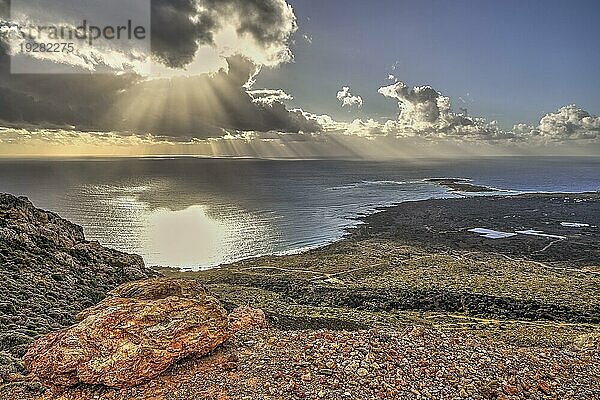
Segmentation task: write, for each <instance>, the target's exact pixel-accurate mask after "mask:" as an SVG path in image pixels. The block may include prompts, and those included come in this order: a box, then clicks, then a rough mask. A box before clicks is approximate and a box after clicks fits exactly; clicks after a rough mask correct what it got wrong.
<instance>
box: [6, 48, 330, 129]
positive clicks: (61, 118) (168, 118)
mask: <svg viewBox="0 0 600 400" xmlns="http://www.w3.org/2000/svg"><path fill="white" fill-rule="evenodd" d="M228 63H229V70H228V71H225V70H220V71H219V72H217V73H215V74H202V75H198V76H193V77H179V78H172V79H156V80H144V79H142V78H141V77H139V76H137V75H133V74H128V75H50V76H44V75H10V74H9V62H8V57H6V54H4V55H0V119H1V120H4V121H6V122H10V123H12V124H15V123H22V124H39V125H41V126H46V125H51V126H57V125H58V126H72V127H74V128H76V129H81V130H105V131H108V130H113V131H114V130H117V131H127V132H135V133H153V134H155V135H159V136H167V137H172V138H181V139H184V138H185V139H189V138H207V137H219V136H223V134H224V133H225V131H224V130H236V131H253V130H256V131H270V130H277V131H282V132H301V131H302V132H319V131H321V130H322V128H321V126H320V125H319V124H318V123H317V122H316V121H313V120H309V119H307V118H306V117H305V116H304V114H303V113H301V112H298V111H295V110H292V111H290V110H287V109H286V107H285V105H284V104H283V103H281V102H280V101H273V102H270V103H257V102H255V101H254V99H253V97H252V96H251V95H250V94H248V93H247V91H246V88H245V87H244V84H245V83H246V82H247V81H248V80H249V79H250V78H251V77H252V76H253V75H254V74H255V72H256V66H255V65H254V64H252V63H251V62H250V61H249V60H247V59H245V58H243V57H239V56H237V57H232V58H229V59H228Z"/></svg>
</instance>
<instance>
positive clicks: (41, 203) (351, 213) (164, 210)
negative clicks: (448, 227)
mask: <svg viewBox="0 0 600 400" xmlns="http://www.w3.org/2000/svg"><path fill="white" fill-rule="evenodd" d="M598 171H600V157H485V158H476V159H465V160H458V159H411V160H407V161H381V162H377V161H341V160H302V161H300V160H294V161H292V160H266V159H253V158H228V159H222V158H221V159H213V158H204V157H200V158H196V157H173V156H168V157H138V158H55V159H47V158H45V159H33V158H29V159H1V160H0V191H1V192H8V193H12V194H15V195H23V196H27V197H28V198H29V199H30V200H31V201H33V202H34V204H35V205H36V206H38V207H41V208H44V209H48V210H52V211H54V212H57V213H58V214H60V215H61V216H62V217H63V218H67V219H69V220H71V221H73V222H75V223H77V224H79V225H81V226H83V228H84V230H85V234H86V237H87V238H88V239H89V240H97V241H99V242H100V243H101V244H102V245H105V246H108V247H112V248H115V249H117V250H120V251H123V252H127V253H134V254H140V255H142V256H143V257H144V260H145V262H146V264H147V265H149V266H163V267H177V268H184V269H202V268H207V267H214V266H216V265H219V264H223V263H229V262H233V261H238V260H241V259H246V258H251V257H256V256H261V255H270V254H290V253H297V252H301V251H304V250H307V249H311V248H315V247H319V246H323V245H326V244H329V243H331V242H333V241H336V240H339V239H340V238H342V237H343V236H344V235H345V233H346V230H347V229H348V228H351V227H353V226H356V225H357V224H359V223H360V221H359V219H358V218H359V217H361V216H364V215H368V214H370V213H373V212H374V211H375V210H377V209H378V208H380V207H386V206H390V205H393V204H397V203H401V202H405V201H415V200H425V199H433V198H453V197H461V196H469V195H474V194H467V193H457V192H452V191H450V190H449V189H448V188H446V187H443V186H440V185H438V184H437V183H434V182H429V181H427V179H432V178H460V179H467V180H469V181H471V182H472V183H473V184H477V185H484V186H487V187H490V188H495V189H498V190H499V191H498V192H492V193H483V194H487V195H498V194H518V193H524V192H591V191H598V190H600V177H599V176H600V174H598ZM477 195H481V194H477Z"/></svg>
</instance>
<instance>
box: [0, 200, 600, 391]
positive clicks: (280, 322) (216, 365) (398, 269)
mask: <svg viewBox="0 0 600 400" xmlns="http://www.w3.org/2000/svg"><path fill="white" fill-rule="evenodd" d="M361 221H362V222H363V223H362V224H360V225H358V226H357V227H355V228H352V229H350V230H349V233H348V235H347V236H346V237H344V238H343V239H342V240H340V241H336V242H334V243H332V244H329V245H326V246H323V247H320V248H317V249H313V250H309V251H307V252H304V253H300V254H293V255H285V256H274V255H271V256H264V257H258V258H252V259H246V260H242V261H239V262H235V263H231V264H228V265H223V266H220V267H219V268H215V269H209V270H203V271H195V272H182V271H178V270H174V269H168V268H162V269H159V272H160V273H161V274H162V275H165V276H167V277H172V278H178V279H193V280H196V281H198V282H199V283H201V284H202V285H203V286H204V287H206V288H207V290H208V291H209V292H210V293H211V294H212V295H213V296H215V297H216V298H217V299H218V300H219V301H220V303H221V304H222V305H223V306H224V307H225V309H226V310H227V311H229V312H231V311H232V310H233V309H235V308H237V307H239V306H251V307H253V308H260V309H262V310H263V311H264V312H265V314H266V317H267V321H268V325H269V328H268V329H267V330H264V331H253V332H249V333H243V334H237V335H235V336H234V337H233V338H232V339H231V340H230V341H229V342H226V343H225V345H224V346H223V347H222V348H220V349H217V350H216V351H215V352H214V354H211V355H209V356H208V357H202V358H195V357H192V358H189V359H185V360H182V361H180V362H177V363H176V364H175V365H174V366H173V367H172V368H170V369H169V370H167V371H165V372H164V373H163V374H161V375H160V376H158V377H157V378H155V379H153V380H151V381H149V382H148V383H146V384H143V385H140V386H137V387H134V388H131V389H126V390H116V389H109V388H102V387H86V386H81V387H78V388H74V389H69V390H67V391H65V392H58V393H54V392H46V394H45V395H44V397H43V398H44V400H49V399H52V400H55V399H56V400H58V399H60V400H84V399H86V400H87V399H90V398H95V397H98V396H100V397H99V398H105V399H114V400H129V399H139V398H146V397H148V396H157V398H161V399H163V398H164V399H167V398H168V399H189V398H207V399H208V398H217V397H215V396H216V394H215V393H214V392H213V391H214V390H216V389H215V388H217V387H219V388H221V389H219V390H224V391H225V392H224V393H228V396H229V397H223V398H232V399H238V398H239V399H242V398H243V396H245V395H246V396H247V395H249V394H250V397H252V396H259V397H255V398H273V399H288V398H302V397H306V396H308V397H309V398H332V399H333V398H338V397H339V396H346V395H345V394H344V393H350V395H348V396H346V397H348V398H356V399H360V398H364V393H363V392H361V390H359V389H360V388H361V386H364V385H366V386H365V387H367V388H368V389H366V390H367V391H368V393H369V394H370V395H373V396H381V395H384V394H385V396H388V398H398V397H394V396H402V397H401V398H415V399H416V398H421V397H422V396H427V395H426V394H425V392H424V391H423V390H424V389H423V387H422V386H419V385H420V383H422V382H428V385H430V386H427V387H426V390H433V393H434V394H433V395H434V397H435V395H436V393H437V395H438V396H441V398H447V397H449V396H450V397H451V393H456V392H457V391H460V393H462V394H461V396H462V397H469V396H471V397H474V398H485V396H488V398H498V399H509V398H523V396H525V394H526V393H529V395H539V396H541V398H553V397H556V396H559V397H560V398H577V396H579V395H581V394H582V393H583V394H585V396H587V397H588V398H592V397H593V396H594V395H596V394H598V393H600V386H598V385H595V386H594V385H591V386H590V385H589V384H588V383H587V380H589V379H588V378H590V377H593V376H597V375H598V373H599V372H600V371H598V368H599V367H598V365H600V364H599V363H597V361H596V360H598V357H599V356H600V352H599V351H598V349H599V347H598V346H599V343H600V289H599V288H600V264H599V262H598V261H599V260H600V231H599V229H598V226H600V193H597V192H592V193H580V194H572V193H552V194H520V195H504V196H502V195H499V196H496V195H495V196H469V197H462V198H455V199H430V200H422V201H414V202H403V203H399V204H397V205H395V206H392V207H386V208H384V209H382V210H381V211H378V212H375V213H374V214H371V215H368V216H364V217H362V218H361ZM563 223H567V224H568V226H565V225H563ZM570 224H575V225H576V226H575V225H570ZM577 224H580V225H581V226H579V225H577ZM584 225H586V226H584ZM474 227H480V228H490V229H497V230H499V231H503V232H518V231H521V232H527V231H534V232H540V231H542V232H543V233H542V234H548V235H553V236H559V235H560V236H561V237H563V236H564V237H565V239H561V240H558V239H555V238H553V237H545V236H538V235H530V234H515V235H514V236H511V237H508V238H502V239H489V238H485V237H482V236H481V235H480V234H478V233H475V232H470V231H469V230H470V229H472V228H474ZM39 273H40V274H41V275H40V276H45V274H46V273H47V271H44V270H40V271H39ZM65 290H66V289H65ZM381 338H384V339H381ZM314 343H322V347H320V349H321V350H318V351H315V350H314ZM416 348H418V349H421V350H419V351H417V352H415V349H416ZM311 349H312V350H311ZM362 349H369V350H367V352H366V353H364V354H363V353H362V352H363V350H362ZM373 349H379V350H373ZM378 351H381V353H378ZM390 352H395V354H405V356H404V358H405V359H406V362H403V364H402V365H403V367H402V368H400V369H398V368H399V367H398V359H397V358H395V357H389V356H385V355H386V354H387V355H389V354H390ZM379 354H381V356H380V355H379ZM363 356H365V357H367V356H368V357H370V358H369V361H368V363H367V364H363V362H364V360H363V361H361V360H362V357H363ZM348 357H350V360H353V361H350V364H348ZM486 359H489V361H487V362H484V363H483V364H478V363H479V361H477V360H486ZM231 360H236V361H231ZM265 360H269V361H265ZM298 360H300V361H298ZM302 360H305V361H302ZM423 360H425V361H423ZM550 360H552V362H550ZM355 362H356V363H357V364H356V365H355ZM422 363H424V364H422ZM232 365H234V367H232ZM363 365H364V366H363ZM493 365H495V367H492V366H493ZM232 368H233V369H232ZM428 368H431V371H434V372H433V375H431V374H430V372H427V371H430V370H429V369H428ZM465 369H466V370H468V371H469V372H464V371H465ZM323 371H325V372H323ZM385 371H396V372H397V373H399V374H400V373H404V372H406V371H411V372H408V373H409V374H413V375H407V376H404V377H401V378H393V377H391V376H390V375H389V373H387V372H385ZM435 371H438V372H437V373H436V372H435ZM440 371H445V372H443V373H442V372H440ZM461 371H462V372H461ZM515 371H520V372H518V374H519V375H518V376H520V378H519V379H520V380H518V381H515V380H514V375H513V373H515ZM573 375H576V376H579V377H581V379H580V380H572V379H570V377H572V376H573ZM197 376H199V377H202V378H201V379H200V378H195V377H197ZM225 377H226V382H227V383H226V384H225V386H223V385H222V384H221V382H223V380H224V379H225ZM540 377H542V378H540ZM543 377H548V378H543ZM11 379H12V378H11ZM280 379H283V381H280ZM390 379H391V380H390ZM395 379H402V382H405V383H404V384H403V385H404V386H402V385H401V386H398V383H397V381H396V380H395ZM9 382H12V381H9ZM284 382H285V383H284ZM369 382H379V383H377V385H376V386H369V385H370V383H369ZM257 383H259V385H258V386H257ZM288 384H289V385H290V386H289V387H288V386H287V385H288ZM363 390H365V389H363ZM161 393H162V394H161ZM186 393H187V394H186ZM210 393H212V394H210ZM361 393H362V394H361ZM428 393H430V394H431V392H428ZM486 393H491V394H486ZM492 395H493V396H492ZM161 396H162V397H161ZM190 396H192V397H190ZM336 396H338V397H336ZM361 396H362V397H361ZM389 396H392V397H389ZM490 396H491V397H490ZM494 396H495V397H494ZM590 396H591V397H590ZM0 398H1V399H4V398H6V399H12V398H20V399H32V400H33V399H35V400H37V399H41V398H42V395H41V393H40V392H39V384H37V383H30V382H27V383H25V384H21V383H19V382H18V381H16V382H15V383H7V384H5V385H0Z"/></svg>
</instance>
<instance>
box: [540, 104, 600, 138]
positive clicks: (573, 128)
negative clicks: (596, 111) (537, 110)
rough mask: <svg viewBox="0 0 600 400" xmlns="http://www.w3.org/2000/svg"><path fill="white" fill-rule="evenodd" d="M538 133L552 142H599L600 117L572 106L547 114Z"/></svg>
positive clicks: (541, 121)
mask: <svg viewBox="0 0 600 400" xmlns="http://www.w3.org/2000/svg"><path fill="white" fill-rule="evenodd" d="M536 131H537V132H538V133H539V135H540V136H542V137H543V138H547V139H550V140H577V139H592V140H597V139H600V117H598V116H593V115H590V113H588V112H587V111H585V110H582V109H581V108H579V107H577V106H576V105H574V104H571V105H568V106H565V107H561V108H560V109H558V111H556V112H554V113H549V114H546V115H545V116H544V117H543V118H542V119H541V120H540V125H539V126H538V128H537V130H536Z"/></svg>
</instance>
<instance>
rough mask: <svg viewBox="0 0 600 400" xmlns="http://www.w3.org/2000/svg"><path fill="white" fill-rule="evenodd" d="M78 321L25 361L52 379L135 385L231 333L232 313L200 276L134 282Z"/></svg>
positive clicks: (54, 382) (50, 382) (38, 345)
mask: <svg viewBox="0 0 600 400" xmlns="http://www.w3.org/2000/svg"><path fill="white" fill-rule="evenodd" d="M78 320H79V321H80V322H79V323H78V324H77V325H75V326H72V327H70V328H67V329H64V330H60V331H57V332H53V333H50V334H48V335H46V336H44V337H42V338H41V339H38V340H37V341H35V342H34V343H33V344H32V345H31V347H30V348H29V350H28V351H27V354H26V355H25V357H24V361H25V364H26V366H27V368H28V370H29V371H30V372H32V373H33V374H35V375H36V376H37V377H38V378H39V379H40V380H41V382H42V383H43V384H44V385H46V386H72V385H75V384H78V383H85V384H93V385H96V384H101V385H105V386H110V387H117V388H124V387H131V386H135V385H138V384H140V383H143V382H145V381H147V380H149V379H151V378H153V377H155V376H157V375H158V374H160V373H161V372H163V371H164V370H166V369H167V368H168V367H169V366H170V365H172V364H173V363H174V362H175V361H177V360H179V359H181V358H184V357H187V356H189V355H200V356H201V355H205V354H207V353H209V352H211V351H212V350H213V349H215V348H216V347H217V346H219V345H220V344H221V343H223V342H224V341H225V340H227V339H228V338H229V336H230V331H229V326H228V324H229V323H228V318H227V312H226V311H225V309H224V308H223V307H222V306H221V305H220V303H219V302H218V301H217V300H216V299H215V298H213V297H211V296H209V295H208V294H207V292H206V290H205V289H204V288H203V287H202V286H201V285H200V284H199V283H198V282H197V281H193V280H180V279H168V278H157V279H149V280H143V281H136V282H131V283H127V284H125V285H122V286H120V287H118V288H117V289H115V290H114V291H112V292H111V293H110V297H108V298H107V299H105V300H103V301H102V302H100V303H99V304H98V305H96V306H94V307H92V308H90V309H88V310H85V311H83V312H82V313H80V314H79V315H78Z"/></svg>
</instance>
